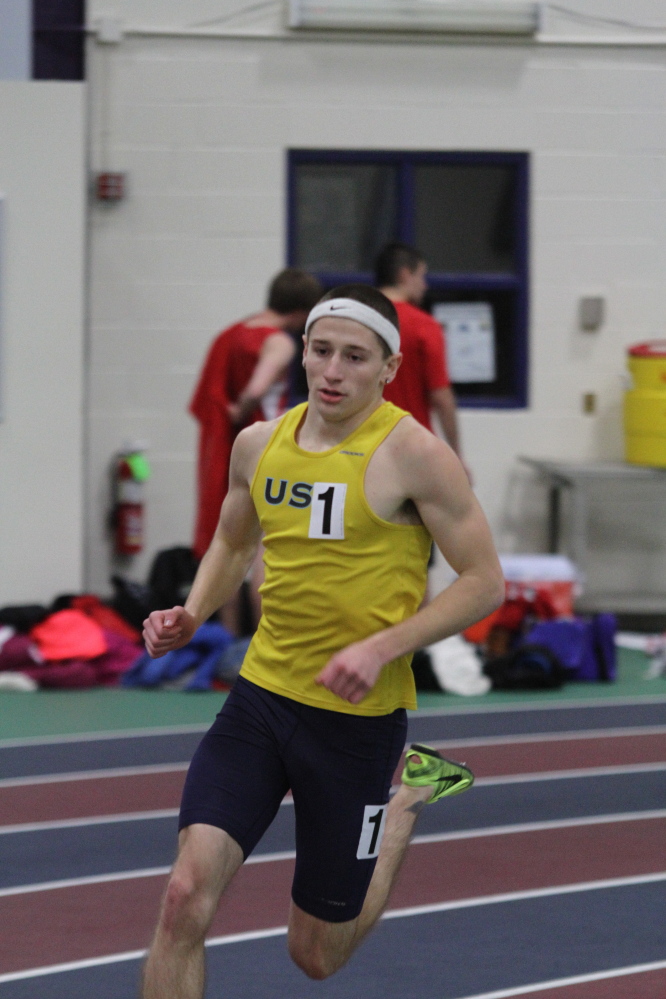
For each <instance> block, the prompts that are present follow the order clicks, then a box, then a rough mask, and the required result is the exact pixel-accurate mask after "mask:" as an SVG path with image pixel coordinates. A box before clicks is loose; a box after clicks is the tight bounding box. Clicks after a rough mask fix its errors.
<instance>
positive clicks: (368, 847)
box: [356, 805, 388, 860]
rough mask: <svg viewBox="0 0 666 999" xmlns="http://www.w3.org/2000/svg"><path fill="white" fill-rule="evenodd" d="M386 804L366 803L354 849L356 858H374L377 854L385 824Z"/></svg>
mask: <svg viewBox="0 0 666 999" xmlns="http://www.w3.org/2000/svg"><path fill="white" fill-rule="evenodd" d="M387 808H388V805H366V806H365V808H364V810H363V827H362V829H361V838H360V839H359V841H358V849H357V851H356V859H357V860H374V858H375V857H376V856H378V854H379V848H380V846H381V845H382V836H383V835H384V826H385V825H386V809H387Z"/></svg>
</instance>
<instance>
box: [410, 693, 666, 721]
mask: <svg viewBox="0 0 666 999" xmlns="http://www.w3.org/2000/svg"><path fill="white" fill-rule="evenodd" d="M641 704H666V697H664V695H663V694H646V695H645V696H642V695H641V694H637V695H635V696H633V697H581V698H578V699H577V700H572V701H558V702H557V703H555V702H553V701H550V702H547V703H545V702H544V701H538V702H536V703H535V702H533V701H532V702H531V701H518V700H516V701H512V702H511V703H510V704H461V705H460V707H458V706H454V705H451V706H450V707H446V708H418V709H417V710H416V711H408V712H407V714H408V715H409V717H410V718H445V717H446V716H447V715H456V716H458V715H496V714H497V715H500V714H507V712H509V713H510V712H511V711H515V712H516V714H518V713H520V714H523V712H525V711H568V710H569V709H574V710H579V709H580V708H616V707H620V708H624V707H635V706H636V705H641Z"/></svg>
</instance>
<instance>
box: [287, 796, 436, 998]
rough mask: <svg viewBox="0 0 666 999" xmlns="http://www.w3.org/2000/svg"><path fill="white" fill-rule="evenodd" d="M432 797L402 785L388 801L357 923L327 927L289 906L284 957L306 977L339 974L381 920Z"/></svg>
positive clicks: (323, 921) (321, 920)
mask: <svg viewBox="0 0 666 999" xmlns="http://www.w3.org/2000/svg"><path fill="white" fill-rule="evenodd" d="M431 794H432V788H431V787H418V788H415V787H408V786H407V785H406V784H401V785H400V787H399V788H398V790H397V792H396V793H395V795H394V796H393V798H392V799H391V802H390V804H389V807H388V812H387V816H386V828H385V830H384V839H383V840H382V845H381V849H380V851H379V857H378V858H377V864H376V865H375V870H374V873H373V875H372V880H371V881H370V887H369V888H368V893H367V895H366V897H365V902H364V903H363V908H362V910H361V912H360V913H359V915H358V916H357V917H356V919H350V920H348V921H346V922H344V923H329V922H326V921H325V920H323V919H317V917H316V916H311V915H310V914H309V913H307V912H304V911H303V909H301V908H299V906H297V905H296V904H295V903H294V902H292V903H291V910H290V913H289V936H288V946H289V953H290V955H291V958H292V960H293V961H294V963H295V964H297V965H298V967H299V968H300V969H301V970H302V971H304V972H305V974H306V975H308V977H309V978H315V979H323V978H328V977H329V975H332V974H334V973H335V972H336V971H338V970H339V969H340V968H341V967H342V966H343V965H344V964H346V963H347V961H348V960H349V958H350V957H351V955H352V953H353V952H354V950H356V948H357V947H358V945H359V944H360V943H361V941H362V940H363V939H364V938H365V936H366V935H367V934H368V933H369V931H370V930H371V929H372V927H373V926H374V925H375V923H376V922H377V920H378V919H379V917H380V916H381V914H382V912H383V911H384V908H385V906H386V903H387V901H388V897H389V893H390V891H391V888H392V887H393V883H394V881H395V878H396V875H397V873H398V871H399V870H400V865H401V863H402V860H403V857H404V855H405V851H406V849H407V846H408V844H409V839H410V836H411V834H412V831H413V829H414V824H415V822H416V819H417V818H418V815H419V813H420V811H421V809H422V808H423V806H424V805H425V803H426V801H427V800H428V798H429V797H430V795H431Z"/></svg>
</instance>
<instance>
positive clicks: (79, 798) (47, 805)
mask: <svg viewBox="0 0 666 999" xmlns="http://www.w3.org/2000/svg"><path fill="white" fill-rule="evenodd" d="M184 781H185V771H184V770H177V771H166V772H165V773H153V774H135V775H132V776H128V777H104V778H100V779H99V780H94V779H93V780H67V781H57V782H56V783H53V784H27V785H25V786H23V787H3V788H0V826H11V825H18V824H21V823H25V822H54V821H60V820H62V819H80V818H90V817H93V816H98V815H118V814H123V813H125V812H152V811H157V810H161V809H163V808H178V806H179V804H180V795H181V792H182V789H183V783H184Z"/></svg>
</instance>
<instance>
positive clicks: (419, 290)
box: [375, 243, 470, 477]
mask: <svg viewBox="0 0 666 999" xmlns="http://www.w3.org/2000/svg"><path fill="white" fill-rule="evenodd" d="M427 269H428V268H427V264H426V261H425V259H424V258H423V256H422V254H420V253H419V251H418V250H416V249H414V248H413V247H411V246H408V245H407V244H405V243H388V244H387V245H386V246H385V247H384V249H383V250H382V251H381V253H380V254H379V256H378V257H377V260H376V263H375V278H376V284H377V287H378V288H379V289H380V291H382V292H383V293H384V294H385V295H386V297H387V298H389V299H390V300H391V301H392V302H393V304H394V305H395V308H396V311H397V313H398V319H399V321H400V338H401V348H400V349H401V351H402V358H403V359H402V364H401V365H400V368H399V369H398V373H397V375H396V377H395V378H394V380H393V381H392V382H391V383H390V385H387V386H386V388H385V390H384V398H385V399H388V401H389V402H392V403H394V404H395V405H396V406H400V408H401V409H406V410H407V412H408V413H411V414H412V416H414V417H415V419H417V420H418V421H419V423H421V424H423V426H424V427H427V429H428V430H431V431H432V429H433V428H432V422H431V419H430V414H431V411H432V410H434V411H435V413H436V414H437V416H438V418H439V422H440V424H441V426H442V430H443V432H444V436H445V438H446V441H447V443H448V444H449V445H450V446H451V447H452V448H453V450H454V451H455V452H456V454H457V455H458V457H459V458H460V460H461V461H462V460H463V459H462V454H461V447H460V434H459V431H458V419H457V413H456V400H455V396H454V394H453V389H452V388H451V382H450V379H449V373H448V369H447V365H446V347H445V343H444V337H443V335H442V328H441V326H440V325H439V323H437V322H436V321H435V320H434V319H433V318H432V316H429V315H428V313H427V312H424V311H423V310H422V309H420V308H418V306H419V305H420V303H421V302H422V301H423V296H424V295H425V292H426V289H427V287H428V285H427V282H426V273H427ZM463 465H464V462H463ZM465 471H466V472H467V475H468V477H469V476H470V473H469V470H468V469H467V466H466V465H465Z"/></svg>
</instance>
